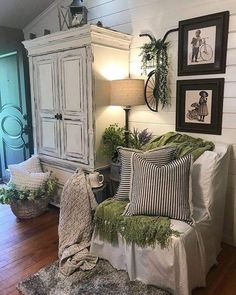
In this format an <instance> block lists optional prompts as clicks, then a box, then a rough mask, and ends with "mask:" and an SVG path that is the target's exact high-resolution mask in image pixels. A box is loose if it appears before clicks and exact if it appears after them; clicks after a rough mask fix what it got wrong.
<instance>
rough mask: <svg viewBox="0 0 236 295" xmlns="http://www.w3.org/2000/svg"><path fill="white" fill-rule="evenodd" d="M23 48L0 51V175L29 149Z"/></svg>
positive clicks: (27, 102) (28, 119)
mask: <svg viewBox="0 0 236 295" xmlns="http://www.w3.org/2000/svg"><path fill="white" fill-rule="evenodd" d="M24 61H25V58H24V52H23V49H22V48H21V46H20V47H18V48H16V50H13V51H12V49H11V50H10V51H9V50H8V51H6V50H5V51H2V52H0V161H1V178H5V177H6V169H7V167H8V165H9V164H16V163H20V162H22V161H24V160H26V159H27V158H29V156H30V153H31V142H32V138H31V137H32V134H31V113H30V102H29V93H28V89H27V82H28V81H27V79H28V75H27V70H26V69H25V66H26V65H25V62H24Z"/></svg>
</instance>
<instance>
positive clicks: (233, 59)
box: [24, 0, 236, 245]
mask: <svg viewBox="0 0 236 295" xmlns="http://www.w3.org/2000/svg"><path fill="white" fill-rule="evenodd" d="M58 3H62V4H64V5H68V4H70V3H71V0H65V1H61V2H60V1H55V3H54V4H53V5H51V6H50V7H49V8H48V9H47V10H46V11H45V12H43V13H42V14H41V15H40V16H39V17H37V18H36V19H35V20H34V21H33V22H32V23H31V24H29V25H28V26H27V27H26V28H25V29H24V33H25V38H26V39H27V38H28V36H29V33H30V32H32V33H35V34H36V35H37V36H41V35H42V34H43V30H44V29H49V30H51V32H55V31H58V30H59V22H58V12H57V4H58ZM84 3H85V5H86V6H87V7H88V9H89V21H90V22H91V23H96V22H97V21H99V20H100V21H102V22H103V24H104V26H108V27H111V28H112V29H115V30H118V31H122V32H127V33H130V34H132V35H133V36H134V39H133V42H132V46H131V53H130V73H131V76H132V77H139V76H140V72H141V71H140V57H139V53H140V46H141V45H142V44H143V43H144V42H146V41H148V40H147V39H145V38H139V36H138V35H139V34H140V33H141V32H149V33H152V34H153V35H154V36H156V37H158V38H161V37H163V35H164V34H165V32H166V31H167V30H169V29H172V28H176V27H178V21H179V20H184V19H188V18H192V17H197V16H201V15H206V14H211V13H215V12H220V11H224V10H229V11H230V27H229V40H228V51H227V71H226V74H225V75H223V74H219V75H210V76H195V77H193V76H191V77H190V76H189V77H177V48H178V34H177V33H173V34H171V35H170V36H169V38H168V40H169V41H170V42H171V47H170V49H169V55H170V61H171V70H170V85H171V90H172V91H171V100H172V104H171V107H170V108H169V109H168V110H161V111H160V112H159V113H152V112H150V111H149V110H148V108H147V107H146V106H140V107H136V108H134V109H133V110H132V112H131V116H130V123H131V126H133V127H138V128H139V129H143V128H147V127H148V128H149V130H150V131H152V132H153V133H154V134H156V135H159V134H162V133H164V132H167V131H173V130H175V101H176V98H175V92H176V80H177V79H186V78H187V79H198V78H206V77H208V78H209V77H211V78H214V77H225V79H226V83H225V95H224V108H223V130H222V135H221V136H215V135H204V134H192V135H193V136H201V137H203V138H206V139H209V140H215V141H221V142H227V143H230V144H232V151H231V161H230V172H229V183H228V191H227V202H226V214H225V216H226V217H225V229H224V240H225V241H227V242H228V243H230V244H234V245H236V203H235V200H236V1H235V0H195V1H190V0H178V1H177V0H87V1H86V0H85V1H84Z"/></svg>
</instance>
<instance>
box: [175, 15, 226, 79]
mask: <svg viewBox="0 0 236 295" xmlns="http://www.w3.org/2000/svg"><path fill="white" fill-rule="evenodd" d="M228 28H229V11H224V12H220V13H215V14H211V15H205V16H201V17H196V18H192V19H188V20H184V21H180V22H179V49H178V75H179V76H186V75H204V74H219V73H225V69H226V52H227V42H228Z"/></svg>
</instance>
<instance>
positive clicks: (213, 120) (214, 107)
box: [176, 78, 225, 135]
mask: <svg viewBox="0 0 236 295" xmlns="http://www.w3.org/2000/svg"><path fill="white" fill-rule="evenodd" d="M224 81H225V80H224V78H216V79H198V80H178V81H177V90H176V92H177V93H176V131H183V132H191V133H204V134H218V135H220V134H221V132H222V113H223V97H224ZM202 92H206V93H207V95H208V97H207V102H205V105H204V106H203V103H202V102H204V99H203V96H205V97H206V93H202ZM200 93H201V95H200ZM200 99H201V107H200ZM205 99H206V98H205ZM196 104H198V106H197V105H196ZM207 112H208V115H206V114H207ZM203 114H205V116H202V115H203ZM202 117H204V118H203V121H201V120H200V119H202Z"/></svg>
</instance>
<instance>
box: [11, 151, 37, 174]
mask: <svg viewBox="0 0 236 295" xmlns="http://www.w3.org/2000/svg"><path fill="white" fill-rule="evenodd" d="M8 169H9V170H10V173H12V172H13V171H14V170H15V169H17V170H19V169H20V170H22V171H25V172H33V173H40V172H42V168H41V165H40V160H39V158H38V156H37V155H33V156H32V157H31V158H29V159H28V160H26V161H24V162H21V163H19V164H12V165H8Z"/></svg>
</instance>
